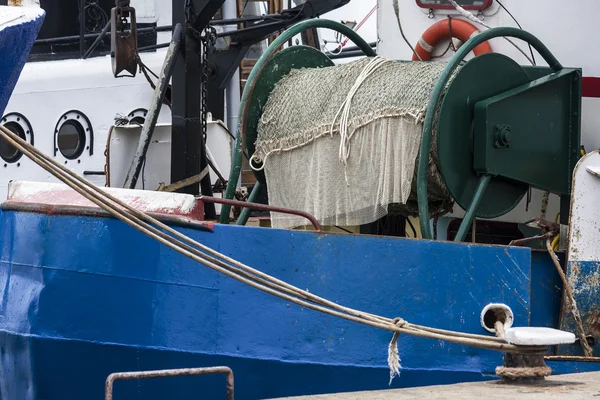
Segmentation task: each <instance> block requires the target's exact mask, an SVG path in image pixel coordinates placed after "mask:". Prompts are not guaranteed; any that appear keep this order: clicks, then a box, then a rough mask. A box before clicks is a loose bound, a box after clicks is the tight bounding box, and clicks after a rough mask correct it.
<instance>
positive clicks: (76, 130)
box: [54, 110, 93, 163]
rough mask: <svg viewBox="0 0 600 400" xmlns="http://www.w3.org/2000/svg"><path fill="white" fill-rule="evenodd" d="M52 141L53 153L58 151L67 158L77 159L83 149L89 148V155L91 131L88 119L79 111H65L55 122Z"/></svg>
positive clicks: (91, 139)
mask: <svg viewBox="0 0 600 400" xmlns="http://www.w3.org/2000/svg"><path fill="white" fill-rule="evenodd" d="M54 143H55V147H54V155H55V156H56V155H57V153H58V152H60V154H62V156H63V157H65V158H66V159H67V160H76V159H78V158H79V157H80V156H81V155H82V154H83V152H84V151H85V150H90V155H91V154H92V145H93V132H92V124H91V123H90V120H89V119H88V118H87V117H86V116H85V114H83V113H81V112H80V111H75V110H72V111H69V112H66V113H65V114H63V115H62V116H61V117H60V119H59V120H58V123H57V124H56V128H55V130H54ZM65 163H66V161H65Z"/></svg>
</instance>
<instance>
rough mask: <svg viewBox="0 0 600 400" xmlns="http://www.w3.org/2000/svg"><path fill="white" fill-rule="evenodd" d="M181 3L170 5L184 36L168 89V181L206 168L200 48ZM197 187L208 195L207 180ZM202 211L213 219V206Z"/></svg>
mask: <svg viewBox="0 0 600 400" xmlns="http://www.w3.org/2000/svg"><path fill="white" fill-rule="evenodd" d="M185 3H186V2H184V1H182V0H173V2H172V12H173V25H176V24H181V25H182V26H183V27H184V30H183V32H184V34H183V42H182V45H181V46H180V48H179V52H178V55H177V62H176V64H175V69H174V71H173V83H172V89H171V90H172V94H173V95H172V99H171V114H172V124H171V126H172V128H171V182H179V181H182V180H184V179H186V178H189V177H191V176H195V175H198V174H199V173H200V171H202V170H203V169H204V168H205V167H206V165H207V162H206V152H205V148H204V145H205V143H204V138H203V137H202V122H201V121H202V107H201V101H200V100H201V89H202V86H201V85H202V81H201V79H202V65H201V48H200V44H199V41H198V39H197V38H195V37H194V36H193V31H192V30H191V29H190V27H189V26H188V21H186V7H185V6H184V4H185ZM192 3H193V1H192ZM194 11H195V12H197V13H198V12H200V11H201V10H199V9H197V8H196V9H195V10H194ZM207 22H208V21H207ZM200 186H201V188H202V194H203V195H207V196H211V195H212V188H211V183H210V179H209V177H206V178H205V179H203V180H202V181H201V183H200ZM181 192H183V193H189V194H192V195H197V194H199V193H200V188H199V187H198V184H194V185H190V186H187V187H185V188H182V189H181ZM204 211H205V217H206V219H214V218H216V211H215V206H214V204H207V207H206V208H205V210H204Z"/></svg>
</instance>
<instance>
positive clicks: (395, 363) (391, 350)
mask: <svg viewBox="0 0 600 400" xmlns="http://www.w3.org/2000/svg"><path fill="white" fill-rule="evenodd" d="M393 323H394V325H396V326H397V327H399V328H403V327H406V326H407V325H408V323H407V322H406V321H405V320H403V319H402V318H395V319H394V321H393ZM399 336H400V334H399V333H398V332H395V333H394V335H393V336H392V340H391V341H390V344H389V345H388V367H389V368H390V382H389V384H388V385H389V386H391V385H392V381H393V380H394V378H395V377H397V376H400V368H401V365H400V355H399V354H398V337H399Z"/></svg>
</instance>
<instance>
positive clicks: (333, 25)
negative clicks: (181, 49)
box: [220, 19, 376, 224]
mask: <svg viewBox="0 0 600 400" xmlns="http://www.w3.org/2000/svg"><path fill="white" fill-rule="evenodd" d="M313 28H325V29H332V30H334V31H336V32H340V33H341V34H342V35H345V36H346V37H347V38H349V39H350V40H351V41H352V42H354V43H355V44H356V45H357V46H359V47H360V49H361V50H362V51H363V52H364V53H365V55H367V56H375V55H376V53H375V51H373V49H372V48H371V46H369V44H368V43H367V42H365V40H364V39H363V38H361V37H360V35H358V34H357V33H356V32H354V31H353V30H352V29H350V28H348V27H347V26H346V25H343V24H340V23H339V22H336V21H331V20H326V19H311V20H306V21H302V22H299V23H297V24H296V25H294V26H292V27H291V28H289V29H287V30H286V31H284V32H283V33H282V34H281V35H279V36H278V37H277V39H275V40H274V41H273V43H271V45H270V46H269V47H268V48H267V50H266V51H265V53H264V54H263V55H261V56H260V58H259V60H258V61H257V62H256V65H255V66H254V68H252V72H250V76H249V77H248V81H247V82H246V86H245V87H244V92H243V93H242V100H241V105H240V112H239V116H238V117H239V118H241V121H240V122H239V123H238V128H237V134H236V141H235V149H234V153H233V159H232V160H233V161H232V166H231V171H230V173H229V180H228V182H227V189H226V191H225V194H224V196H223V197H225V198H226V199H232V198H233V196H234V195H235V188H236V186H237V182H238V179H239V177H240V172H241V168H242V139H241V130H242V128H243V127H242V124H243V123H244V115H245V114H247V112H248V107H249V105H250V97H251V95H252V91H253V90H254V85H255V81H256V78H257V76H258V75H260V74H261V72H262V70H263V68H264V66H265V65H266V64H267V63H268V62H269V61H270V60H271V57H273V55H274V54H275V53H276V51H277V50H278V49H279V48H280V47H281V46H283V45H284V44H285V43H286V42H287V41H288V40H289V39H291V38H293V37H294V36H296V35H297V34H299V33H301V32H303V31H305V30H307V29H313ZM230 210H231V207H229V206H224V207H222V208H221V218H220V222H221V223H222V224H228V223H229V212H230Z"/></svg>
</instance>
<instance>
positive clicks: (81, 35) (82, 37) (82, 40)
mask: <svg viewBox="0 0 600 400" xmlns="http://www.w3.org/2000/svg"><path fill="white" fill-rule="evenodd" d="M84 55H85V0H79V57H82V58H83V56H84Z"/></svg>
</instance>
